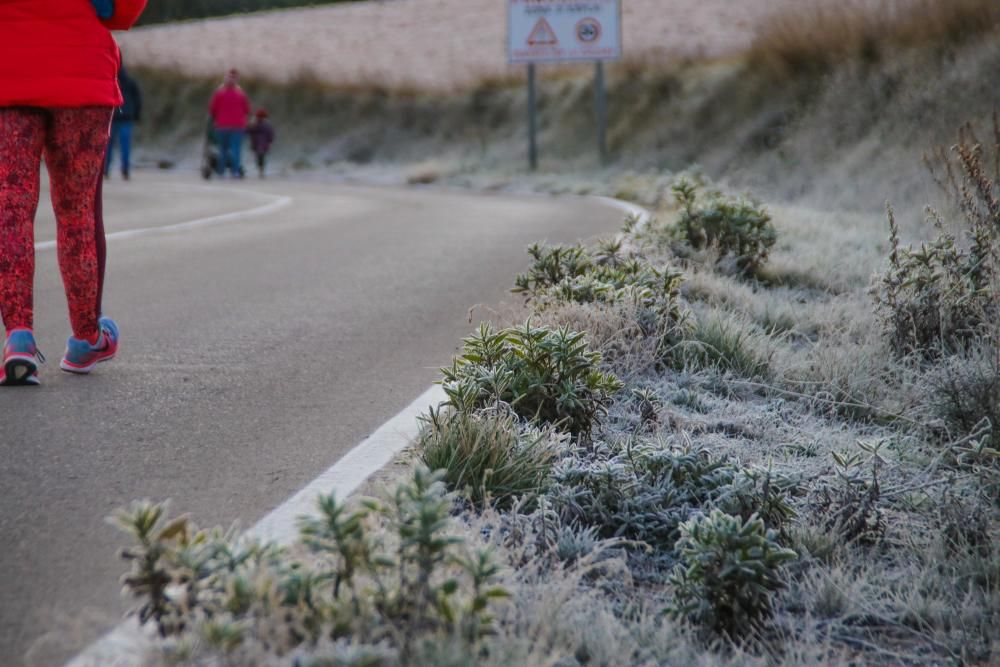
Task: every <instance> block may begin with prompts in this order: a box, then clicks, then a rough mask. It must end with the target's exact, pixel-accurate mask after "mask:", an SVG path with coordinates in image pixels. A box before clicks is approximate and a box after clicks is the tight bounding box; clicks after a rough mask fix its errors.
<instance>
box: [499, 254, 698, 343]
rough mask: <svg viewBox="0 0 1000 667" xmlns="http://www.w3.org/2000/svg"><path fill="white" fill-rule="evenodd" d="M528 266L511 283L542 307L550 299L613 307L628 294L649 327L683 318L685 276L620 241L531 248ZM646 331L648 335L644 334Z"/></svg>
mask: <svg viewBox="0 0 1000 667" xmlns="http://www.w3.org/2000/svg"><path fill="white" fill-rule="evenodd" d="M528 254H529V255H531V258H532V265H531V266H530V267H529V269H528V272H527V273H524V274H521V275H518V276H517V278H516V279H515V281H514V289H513V290H512V291H513V292H514V293H518V294H526V295H527V296H528V298H529V300H531V301H533V302H534V303H535V305H536V307H538V308H540V309H544V308H545V306H546V304H547V303H548V302H549V301H551V300H557V301H569V302H575V303H594V302H601V303H615V302H617V301H619V300H621V299H622V298H623V297H626V296H630V297H632V298H634V299H635V300H636V301H637V302H639V303H641V304H642V305H643V307H644V308H646V309H647V311H648V320H649V321H648V322H646V324H647V325H648V326H649V327H650V328H652V327H653V326H655V325H658V324H659V325H661V326H662V324H663V323H666V324H667V325H668V326H667V327H666V328H675V327H677V326H678V325H680V323H681V322H682V321H683V320H684V313H683V310H682V309H681V306H680V288H681V285H682V284H683V282H684V276H683V274H682V273H681V272H680V271H676V270H674V269H672V268H670V267H666V266H665V267H655V266H653V265H652V264H650V263H649V262H648V261H646V260H645V259H644V258H643V257H642V256H641V255H638V254H636V253H625V252H624V251H623V249H622V242H621V241H615V240H612V241H602V242H600V243H599V244H598V247H597V248H596V249H594V250H588V249H587V248H585V247H584V246H581V245H575V246H545V245H537V244H536V245H533V246H531V247H530V248H528ZM647 333H649V332H648V331H647Z"/></svg>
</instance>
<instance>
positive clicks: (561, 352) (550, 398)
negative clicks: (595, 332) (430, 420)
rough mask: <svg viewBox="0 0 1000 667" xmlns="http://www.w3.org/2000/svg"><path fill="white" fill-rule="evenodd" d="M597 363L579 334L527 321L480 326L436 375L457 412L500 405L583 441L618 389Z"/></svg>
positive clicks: (618, 382) (619, 382) (596, 359)
mask: <svg viewBox="0 0 1000 667" xmlns="http://www.w3.org/2000/svg"><path fill="white" fill-rule="evenodd" d="M600 362H601V355H600V354H599V353H597V352H591V351H590V350H589V349H588V348H587V341H586V335H585V334H583V333H580V332H574V331H570V330H569V329H568V328H561V329H557V330H553V329H548V328H545V327H535V326H532V324H531V322H530V321H529V322H527V323H526V324H525V325H524V326H523V327H518V328H510V329H501V330H499V331H494V330H493V328H492V327H491V326H490V325H489V324H486V323H484V324H482V325H481V326H480V328H479V331H478V332H477V333H476V334H474V335H472V336H470V337H468V338H466V339H465V341H464V346H463V349H462V353H461V355H459V356H458V357H456V358H455V360H454V362H453V363H452V366H451V367H450V368H443V369H441V372H442V374H443V375H444V379H443V380H442V385H443V386H444V390H445V393H446V394H447V396H448V401H447V403H448V404H449V405H450V406H451V407H453V408H455V409H456V410H458V411H459V412H470V411H474V410H480V409H483V408H487V407H492V406H495V405H497V404H506V405H509V406H510V408H511V409H512V410H513V411H514V412H515V413H516V414H518V415H519V416H521V417H523V418H525V419H528V420H530V421H533V422H538V423H547V424H551V425H554V426H556V427H558V428H560V429H564V430H566V431H568V432H569V433H572V434H573V435H576V436H587V435H589V434H590V432H591V429H592V428H593V426H594V424H595V422H596V421H597V420H598V419H599V418H600V417H601V416H602V415H603V414H604V412H605V411H606V409H607V406H608V405H609V404H610V402H611V397H612V395H613V394H614V393H615V392H617V391H618V390H619V389H621V387H622V383H621V381H619V380H618V378H616V377H615V376H614V375H612V374H610V373H606V372H603V371H601V370H600V369H599V368H598V365H599V364H600Z"/></svg>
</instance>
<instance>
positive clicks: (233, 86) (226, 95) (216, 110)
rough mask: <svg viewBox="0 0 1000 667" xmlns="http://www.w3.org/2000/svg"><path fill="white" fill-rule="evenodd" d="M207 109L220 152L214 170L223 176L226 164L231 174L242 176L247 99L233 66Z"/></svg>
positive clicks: (248, 103)
mask: <svg viewBox="0 0 1000 667" xmlns="http://www.w3.org/2000/svg"><path fill="white" fill-rule="evenodd" d="M208 112H209V113H210V114H211V115H212V124H213V125H214V126H215V133H216V137H217V139H218V142H219V151H220V153H221V155H220V156H219V163H218V166H217V167H216V171H217V172H218V173H219V175H220V176H222V175H224V174H225V173H226V167H227V166H228V167H229V170H230V173H231V174H232V175H233V176H235V177H238V178H243V160H242V152H243V135H244V134H245V133H246V129H247V118H248V117H249V116H250V98H248V97H247V94H246V93H244V92H243V89H242V88H240V75H239V72H237V71H236V70H235V69H231V70H229V73H228V74H226V78H225V79H224V80H223V82H222V85H221V86H219V87H218V88H217V89H216V91H215V93H214V94H213V95H212V99H211V100H210V101H209V103H208Z"/></svg>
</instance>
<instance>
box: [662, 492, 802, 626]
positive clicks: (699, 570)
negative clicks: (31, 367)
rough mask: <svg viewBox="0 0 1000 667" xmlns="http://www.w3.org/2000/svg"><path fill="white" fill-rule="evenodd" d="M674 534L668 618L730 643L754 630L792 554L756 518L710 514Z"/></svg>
mask: <svg viewBox="0 0 1000 667" xmlns="http://www.w3.org/2000/svg"><path fill="white" fill-rule="evenodd" d="M680 532H681V539H680V540H679V541H678V543H677V551H678V552H679V554H680V558H681V563H680V564H679V565H678V566H677V567H676V568H675V570H674V574H673V576H672V577H671V583H672V584H673V586H674V604H673V605H672V606H671V607H670V609H669V611H670V612H671V614H672V615H674V616H676V617H680V618H685V619H687V620H688V621H690V622H692V623H694V624H696V625H698V626H702V627H704V628H707V629H710V630H712V631H713V632H715V633H718V634H720V635H723V636H725V637H729V638H732V639H737V638H742V637H744V636H746V635H747V634H749V633H752V632H754V631H755V630H759V629H760V628H761V627H762V626H763V624H764V622H765V621H766V620H767V619H768V618H770V617H771V614H772V613H773V611H774V596H775V593H777V592H778V591H780V590H781V589H783V588H784V587H785V583H784V580H783V579H782V576H781V566H782V565H784V564H785V563H787V562H789V561H791V560H794V559H795V558H797V557H798V555H797V554H796V553H795V552H794V551H792V550H791V549H786V548H783V547H782V546H781V545H780V544H779V543H778V540H777V535H776V533H775V532H774V531H771V530H768V529H767V528H766V527H765V526H764V522H763V521H762V520H761V519H760V518H758V517H756V516H752V517H750V518H749V519H746V520H744V519H742V518H740V517H737V516H730V515H728V514H726V513H724V512H721V511H719V510H713V511H712V513H711V514H709V515H708V516H704V515H699V516H696V517H694V518H692V519H691V520H689V521H687V522H685V523H684V524H682V525H681V527H680Z"/></svg>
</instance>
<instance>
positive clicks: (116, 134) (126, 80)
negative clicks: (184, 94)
mask: <svg viewBox="0 0 1000 667" xmlns="http://www.w3.org/2000/svg"><path fill="white" fill-rule="evenodd" d="M118 87H119V88H120V89H121V91H122V100H123V101H122V105H121V106H120V107H117V108H116V109H115V115H114V118H113V119H112V121H111V141H110V142H109V143H108V157H107V159H106V160H105V162H104V176H105V178H107V177H110V176H111V162H112V159H113V157H114V152H115V144H118V147H119V149H120V150H121V163H122V164H121V167H122V178H124V179H125V180H126V181H127V180H128V179H129V173H130V171H131V162H132V126H133V125H134V124H135V123H138V122H139V118H140V116H141V115H142V93H141V91H140V90H139V84H137V83H136V82H135V79H133V78H132V77H131V76H129V74H128V72H126V71H125V66H124V65H122V66H121V68H120V69H119V70H118Z"/></svg>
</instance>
